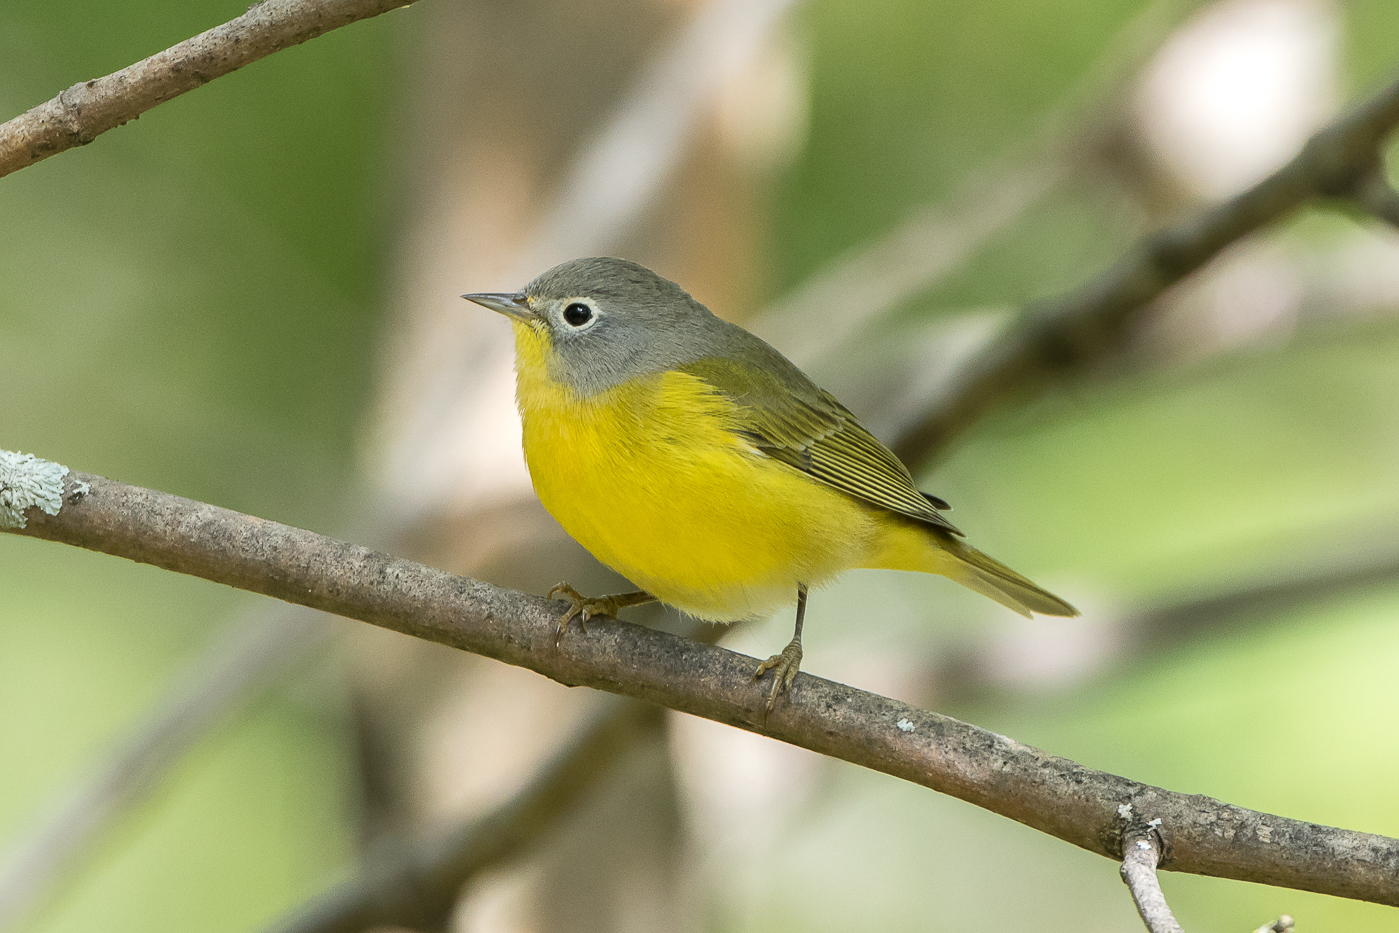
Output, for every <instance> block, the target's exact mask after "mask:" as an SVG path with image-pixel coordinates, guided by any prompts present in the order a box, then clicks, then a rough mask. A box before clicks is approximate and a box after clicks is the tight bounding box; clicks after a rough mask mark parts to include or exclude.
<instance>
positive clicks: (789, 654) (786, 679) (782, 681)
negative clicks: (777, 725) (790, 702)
mask: <svg viewBox="0 0 1399 933" xmlns="http://www.w3.org/2000/svg"><path fill="white" fill-rule="evenodd" d="M801 664H802V646H801V642H799V641H793V642H792V643H791V644H789V645H788V646H787V647H786V648H783V649H782V653H781V654H775V655H773V656H772V657H770V658H768V659H767V660H766V661H764V662H763V663H762V664H759V665H758V669H757V670H756V671H754V672H753V681H754V682H755V683H756V682H757V681H758V680H760V679H762V676H763V675H764V674H766V673H767V672H768V671H772V672H773V675H772V688H771V689H770V690H768V701H767V711H768V712H769V713H770V712H772V709H773V707H774V706H775V705H776V704H777V697H778V695H779V694H782V693H785V692H786V691H787V689H788V688H790V687H791V686H792V681H794V680H796V679H797V672H798V671H800V670H801Z"/></svg>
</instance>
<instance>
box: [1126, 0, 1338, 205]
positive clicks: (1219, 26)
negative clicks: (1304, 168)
mask: <svg viewBox="0 0 1399 933" xmlns="http://www.w3.org/2000/svg"><path fill="white" fill-rule="evenodd" d="M1339 38H1340V22H1339V16H1338V14H1337V11H1336V8H1335V6H1334V5H1333V4H1332V3H1330V2H1327V0H1228V2H1224V3H1219V4H1216V5H1213V6H1210V7H1207V8H1206V9H1205V10H1203V11H1202V12H1201V13H1200V14H1198V15H1197V16H1195V17H1193V18H1192V19H1191V20H1190V21H1189V22H1187V23H1186V24H1185V25H1184V26H1182V27H1181V28H1180V30H1178V31H1177V32H1176V34H1175V35H1174V36H1173V37H1172V38H1171V39H1170V40H1169V41H1168V42H1167V43H1166V45H1165V46H1164V47H1163V48H1162V50H1161V51H1160V53H1159V54H1158V55H1157V57H1156V59H1155V61H1154V62H1153V63H1152V65H1151V66H1150V68H1149V69H1148V71H1147V74H1146V76H1145V78H1144V79H1143V81H1142V84H1141V87H1140V89H1139V91H1138V94H1137V99H1136V111H1137V121H1138V123H1139V125H1140V128H1141V131H1142V134H1143V136H1144V137H1145V139H1146V142H1147V144H1148V145H1149V146H1150V148H1151V149H1152V150H1153V152H1154V153H1155V154H1156V155H1157V156H1158V157H1159V158H1160V159H1161V160H1162V162H1163V163H1165V165H1166V166H1167V167H1168V168H1169V169H1170V170H1171V171H1172V172H1173V173H1174V174H1175V175H1177V176H1178V177H1179V179H1180V180H1181V181H1182V182H1184V183H1185V184H1186V185H1188V186H1189V187H1190V188H1191V189H1193V190H1194V191H1196V192H1197V193H1198V194H1200V195H1202V196H1204V197H1210V198H1219V197H1223V196H1225V195H1229V194H1233V193H1234V192H1236V191H1238V190H1239V189H1241V188H1244V187H1246V186H1248V185H1250V184H1252V183H1254V182H1256V181H1258V180H1260V179H1262V178H1263V177H1264V176H1266V175H1267V174H1268V173H1270V172H1271V171H1273V170H1274V169H1276V168H1278V167H1279V166H1281V165H1283V164H1284V163H1285V162H1286V161H1287V160H1288V159H1290V158H1291V157H1292V156H1293V154H1295V152H1296V151H1297V149H1298V148H1299V147H1300V146H1301V145H1302V143H1304V142H1305V141H1306V139H1307V137H1308V136H1309V135H1310V134H1311V133H1312V132H1313V131H1314V130H1316V129H1317V128H1319V127H1320V126H1321V125H1322V124H1323V123H1324V122H1325V121H1326V119H1327V118H1328V117H1329V116H1330V115H1331V114H1332V113H1333V112H1334V111H1335V109H1336V100H1337V77H1336V71H1337V61H1338V46H1339Z"/></svg>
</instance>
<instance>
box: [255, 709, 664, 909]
mask: <svg viewBox="0 0 1399 933" xmlns="http://www.w3.org/2000/svg"><path fill="white" fill-rule="evenodd" d="M608 700H609V701H610V702H608V703H607V704H606V709H604V710H601V711H599V712H598V713H597V714H596V715H595V716H594V718H593V721H592V722H591V723H590V724H589V725H587V726H586V727H584V728H583V729H581V730H580V731H579V733H578V734H577V735H576V736H575V737H574V738H573V739H572V740H571V742H570V743H569V745H568V746H567V747H565V748H563V749H562V750H560V751H559V752H557V753H556V754H555V755H554V756H553V758H552V759H551V760H550V761H549V762H548V763H547V764H545V765H544V766H543V767H541V768H540V770H539V771H538V773H537V774H536V776H535V777H534V779H533V780H531V781H530V782H529V783H528V784H526V785H525V786H524V787H522V788H520V790H519V791H517V792H516V793H515V795H514V796H513V797H511V798H510V800H509V801H507V802H506V803H505V804H503V805H502V806H500V807H498V808H496V809H495V810H493V811H492V812H491V813H490V814H489V815H487V816H485V817H483V818H480V819H474V820H469V821H467V822H464V823H462V824H460V825H459V826H456V827H453V828H452V829H450V830H448V831H446V832H443V833H439V834H437V835H434V836H432V837H431V838H428V839H424V840H421V841H419V842H416V843H407V844H405V843H398V844H393V845H385V846H384V847H382V848H380V849H379V850H377V851H375V852H373V853H371V854H370V855H368V856H366V857H365V859H364V860H363V862H362V863H361V864H360V866H359V867H358V868H357V869H356V871H355V874H354V875H353V876H352V877H350V878H348V879H346V880H345V881H343V882H341V883H340V884H338V885H336V886H335V887H333V888H331V889H330V890H329V891H327V892H325V893H324V894H322V895H320V896H319V897H317V898H315V899H313V900H312V901H310V902H309V903H307V904H305V905H303V906H302V907H300V908H298V909H297V911H296V912H295V914H294V916H292V917H290V918H288V919H287V920H284V921H282V922H279V923H277V924H276V925H274V926H273V927H271V928H270V931H269V933H271V931H275V933H360V931H362V930H369V929H374V928H379V927H407V928H410V929H416V930H424V929H427V930H431V929H441V928H443V926H444V924H445V921H446V920H447V918H448V917H449V915H450V914H451V911H452V908H453V906H454V905H455V904H456V901H457V896H458V893H459V892H460V891H461V889H462V886H463V885H464V884H466V883H467V882H468V881H469V880H470V879H471V878H472V877H473V876H474V875H475V874H476V873H477V872H479V871H481V870H482V869H485V868H488V867H491V866H494V865H499V864H501V863H502V862H506V861H509V860H510V859H513V858H516V857H518V856H519V855H520V854H521V853H522V852H523V851H525V850H526V849H528V848H529V847H530V846H532V845H533V844H534V843H535V842H537V841H538V840H539V838H540V837H542V836H544V835H545V834H546V833H548V832H549V831H550V829H552V828H553V827H555V826H557V825H558V822H559V818H560V817H562V816H563V815H564V814H566V813H569V812H570V811H571V810H572V809H573V807H574V806H575V805H576V804H577V802H578V801H579V799H580V798H582V797H584V796H585V795H586V794H587V793H588V792H589V791H590V790H592V788H593V787H595V786H596V785H597V784H598V782H599V781H600V780H601V779H602V778H604V777H606V776H607V774H608V773H609V772H610V771H611V770H612V768H613V767H614V765H615V764H616V763H617V761H618V760H619V759H621V758H622V757H623V756H624V755H625V754H626V753H627V751H628V750H629V749H631V748H634V747H636V745H637V744H638V741H639V740H640V739H642V738H644V737H646V736H655V735H659V734H660V731H661V724H662V723H663V722H664V718H663V716H662V715H661V710H659V709H658V708H656V707H654V706H647V705H645V704H641V703H633V702H629V701H625V700H615V699H613V698H611V697H609V698H608Z"/></svg>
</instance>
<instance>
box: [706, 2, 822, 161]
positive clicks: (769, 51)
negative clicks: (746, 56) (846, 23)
mask: <svg viewBox="0 0 1399 933" xmlns="http://www.w3.org/2000/svg"><path fill="white" fill-rule="evenodd" d="M773 39H774V41H772V42H771V43H769V44H768V45H767V46H765V47H763V48H762V49H760V50H759V51H758V53H757V54H756V55H755V56H754V57H753V59H752V61H750V62H749V63H748V65H747V66H746V67H745V68H743V69H742V70H740V71H736V72H734V73H733V74H731V75H729V76H728V78H727V80H725V81H724V84H723V86H722V87H721V89H720V92H719V99H718V108H717V110H718V112H717V118H718V125H719V138H720V139H721V140H722V141H723V142H724V144H725V145H726V146H727V147H728V149H729V150H730V151H731V152H733V153H734V155H735V156H736V157H737V158H738V160H739V162H741V163H742V164H743V165H745V166H746V167H748V168H749V169H750V170H753V171H762V170H764V169H769V168H776V167H780V166H782V165H784V164H786V163H787V162H789V161H791V159H792V158H794V157H795V156H796V154H797V152H798V151H800V149H801V146H802V143H803V142H804V141H805V140H806V131H807V124H808V122H809V110H810V107H809V101H808V98H809V97H810V91H809V89H808V86H807V85H808V80H807V66H806V61H805V60H804V58H803V56H802V49H801V47H800V46H799V45H798V44H797V42H796V41H795V39H793V37H792V35H791V32H790V30H789V29H779V30H778V31H777V33H776V35H774V37H773Z"/></svg>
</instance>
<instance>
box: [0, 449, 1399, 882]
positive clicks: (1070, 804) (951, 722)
mask: <svg viewBox="0 0 1399 933" xmlns="http://www.w3.org/2000/svg"><path fill="white" fill-rule="evenodd" d="M78 489H84V490H85V492H84V493H81V494H76V491H77V490H78ZM64 490H65V493H64V502H65V505H64V506H63V508H62V509H60V510H59V512H58V514H57V515H47V514H45V513H44V512H42V511H40V510H39V509H38V508H30V509H29V510H28V511H27V512H26V513H25V514H26V518H27V519H28V527H27V528H25V529H23V530H15V533H18V534H22V535H28V536H31V537H37V538H45V539H49V540H55V541H61V542H64V543H67V544H72V545H75V546H79V547H85V548H88V549H91V550H97V551H102V552H105V553H109V554H114V555H117V556H120V557H126V558H128V559H131V560H136V561H140V562H143V563H149V564H153V565H155V566H158V567H163V568H165V569H167V570H173V571H176V572H180V573H188V574H193V575H195V576H200V577H203V578H205V579H208V580H213V581H216V582H219V583H224V584H227V585H229V586H235V587H238V588H240V589H247V590H250V591H252V592H257V593H262V594H264V595H267V596H273V597H275V598H278V599H283V600H286V601H288V602H295V603H298V604H301V605H305V606H311V607H313V608H316V609H321V610H324V611H327V612H333V613H336V614H337V615H343V616H346V617H348V618H354V619H359V620H361V621H364V622H369V623H371V624H374V625H379V626H382V627H384V628H389V629H392V630H394V631H398V632H402V633H404V634H407V635H412V636H414V637H418V638H425V639H428V640H430V641H436V642H439V643H441V644H445V645H449V646H452V647H455V648H460V649H462V650H466V651H471V652H474V653H477V654H481V655H484V656H486V657H491V658H495V659H496V660H499V661H504V662H506V663H507V664H514V665H517V666H520V667H525V668H528V669H530V670H533V671H535V672H537V673H540V674H543V675H545V676H546V677H550V678H552V679H554V680H557V681H559V682H560V683H564V684H568V685H573V686H590V687H595V688H597V689H600V690H605V691H608V692H611V693H617V694H621V695H624V696H630V697H634V698H636V699H640V700H645V701H646V702H648V703H654V704H657V705H660V706H665V707H668V708H670V709H675V710H678V711H680V712H685V713H690V714H692V715H696V716H701V717H704V718H706V719H712V720H715V721H716V722H723V723H727V724H729V725H733V726H736V727H738V728H741V729H747V730H749V731H751V732H756V733H760V734H762V735H766V736H769V737H771V738H775V739H779V740H781V741H784V742H789V743H791V744H794V745H798V746H801V747H803V748H807V749H810V750H812V751H815V752H818V753H820V754H824V755H828V756H830V757H833V758H839V759H841V760H844V761H849V762H852V763H855V764H860V765H863V766H865V767H868V768H871V769H874V770H877V771H882V772H884V773H886V774H891V775H894V776H895V777H900V778H903V779H905V780H909V781H913V782H915V783H918V784H921V785H923V786H926V787H929V788H932V789H933V790H937V791H940V792H942V793H946V794H950V795H952V796H955V797H958V798H960V799H962V800H966V801H968V802H970V803H974V804H976V805H978V806H981V807H985V808H986V809H989V810H992V811H993V812H996V813H1000V814H1001V815H1003V816H1007V817H1009V818H1011V819H1014V820H1017V821H1018V822H1021V823H1024V824H1025V825H1027V826H1030V827H1033V828H1035V829H1038V830H1041V831H1042V832H1046V833H1048V834H1050V835H1053V836H1056V837H1058V838H1060V839H1063V840H1065V841H1067V842H1071V843H1073V844H1074V845H1077V846H1080V847H1082V848H1085V849H1088V850H1089V851H1092V852H1097V853H1099V854H1102V855H1106V856H1108V857H1111V858H1113V859H1114V860H1116V859H1118V858H1119V857H1120V855H1121V853H1120V851H1119V849H1120V835H1119V832H1118V826H1119V823H1120V817H1119V815H1118V808H1119V807H1121V806H1123V805H1128V806H1132V807H1133V809H1134V812H1137V813H1150V814H1152V815H1153V816H1154V817H1157V818H1161V819H1163V820H1165V821H1166V822H1167V824H1168V825H1170V826H1171V827H1172V839H1171V852H1170V853H1169V855H1168V858H1167V860H1166V862H1165V863H1164V864H1163V867H1166V868H1169V869H1171V870H1174V871H1184V872H1191V873H1195V874H1205V875H1213V876H1217V877H1223V878H1234V879H1238V880H1245V881H1257V882H1262V883H1265V884H1274V885H1281V886H1285V887H1293V888H1299V889H1302V890H1308V891H1318V892H1321V893H1326V894H1333V895H1336V896H1340V897H1351V898H1356V899H1359V900H1368V901H1375V902H1377V903H1382V904H1390V905H1394V906H1399V840H1395V839H1389V838H1386V837H1383V836H1376V835H1370V834H1366V833H1358V832H1353V831H1349V830H1343V829H1335V828H1330V827H1324V826H1317V825H1316V824H1312V823H1305V822H1301V821H1298V820H1291V819H1287V818H1285V817H1280V816H1271V815H1268V814H1264V813H1258V812H1255V811H1251V810H1245V809H1243V808H1241V807H1235V806H1231V805H1229V804H1225V803H1221V802H1219V801H1215V800H1211V799H1209V798H1207V797H1201V796H1190V795H1185V794H1178V793H1174V792H1172V791H1168V790H1163V789H1161V788H1156V787H1151V786H1148V785H1144V784H1139V783H1137V782H1134V781H1129V780H1127V779H1125V778H1121V777H1117V776H1115V775H1111V774H1107V773H1105V772H1101V771H1094V770H1092V769H1089V768H1084V767H1082V766H1081V765H1078V764H1076V763H1074V762H1072V761H1068V760H1066V759H1063V758H1057V757H1055V756H1052V755H1047V754H1045V753H1044V752H1041V751H1038V750H1037V749H1033V748H1030V747H1028V746H1025V745H1021V744H1020V743H1018V742H1015V741H1013V740H1011V739H1008V738H1006V737H1004V736H1001V735H997V734H995V733H993V732H988V731H986V730H984V729H979V728H977V727H976V726H972V725H969V724H967V723H963V722H959V721H957V720H955V719H951V718H950V717H946V716H940V715H938V714H936V713H931V712H927V711H924V710H920V709H917V708H915V707H912V706H908V705H907V704H904V703H899V702H897V701H894V700H890V699H887V698H885V697H880V696H877V695H874V694H870V693H865V692H863V691H860V690H855V689H853V688H850V687H847V686H844V685H842V684H836V683H832V682H830V681H826V680H822V679H821V678H818V677H812V676H810V675H806V674H802V675H799V676H798V678H797V680H796V682H795V683H794V684H793V686H792V689H791V693H790V695H789V697H788V698H787V700H786V701H784V702H783V703H781V704H779V705H778V707H777V709H776V710H775V711H774V712H773V713H771V714H770V715H764V713H765V710H764V701H763V692H762V690H761V688H760V686H759V685H755V684H754V683H753V682H752V673H753V659H751V658H747V657H744V656H743V655H739V654H735V653H734V652H731V651H727V650H725V649H722V648H716V647H712V646H709V645H703V644H700V643H698V642H694V641H691V640H689V639H686V638H682V637H679V636H676V635H671V634H668V633H666V632H661V631H657V630H654V629H648V628H643V627H641V626H637V625H631V624H628V623H624V622H616V621H611V620H598V621H595V622H594V623H593V624H591V625H590V626H589V629H588V633H587V634H586V635H583V634H581V633H576V632H575V633H570V634H569V636H568V637H567V638H565V639H564V641H563V644H562V647H558V646H556V645H555V643H554V629H555V625H556V622H557V618H558V607H557V605H556V604H553V603H550V602H549V601H547V600H544V599H540V598H539V597H535V596H530V595H527V594H524V593H519V592H515V591H511V590H505V589H501V588H499V587H495V586H491V585H490V584H487V583H482V582H479V581H476V580H471V579H468V578H466V577H460V576H456V575H454V574H450V573H446V572H445V571H441V570H434V569H432V568H430V567H425V566H423V565H421V564H417V563H414V562H412V561H408V560H403V559H401V558H395V557H390V556H389V555H386V554H381V553H378V552H375V551H371V550H369V549H368V548H364V547H360V546H358V545H353V544H349V543H347V542H343V541H336V540H334V539H331V538H326V537H323V536H321V535H317V534H314V533H312V532H309V531H304V530H301V529H297V528H292V527H289V526H287V525H281V524H278V523H276V522H269V521H266V520H264V519H260V518H255V517H253V516H249V515H241V514H239V513H236V512H231V511H228V510H226V509H220V508H218V507H216V506H212V505H207V504H203V503H199V502H193V501H191V500H188V499H182V498H180V497H177V496H171V495H168V494H166V493H161V492H156V491H154V490H149V489H142V488H140V487H136V486H128V485H125V484H123V483H118V482H114V481H112V480H108V479H105V478H103V477H100V476H94V475H88V474H70V475H69V476H68V477H67V479H66V480H65V486H64Z"/></svg>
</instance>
